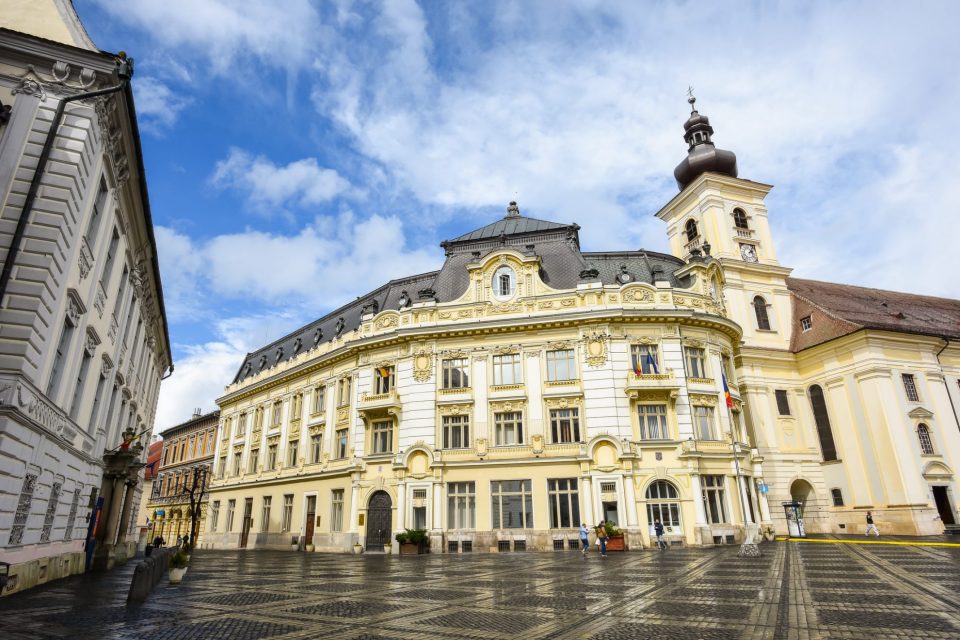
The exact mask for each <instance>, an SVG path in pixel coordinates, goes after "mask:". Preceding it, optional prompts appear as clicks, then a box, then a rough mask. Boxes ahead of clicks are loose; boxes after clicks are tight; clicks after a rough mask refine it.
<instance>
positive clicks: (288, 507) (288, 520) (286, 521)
mask: <svg viewBox="0 0 960 640" xmlns="http://www.w3.org/2000/svg"><path fill="white" fill-rule="evenodd" d="M292 524H293V494H292V493H288V494H285V495H284V496H283V516H282V518H281V520H280V530H281V531H290V527H291V525H292Z"/></svg>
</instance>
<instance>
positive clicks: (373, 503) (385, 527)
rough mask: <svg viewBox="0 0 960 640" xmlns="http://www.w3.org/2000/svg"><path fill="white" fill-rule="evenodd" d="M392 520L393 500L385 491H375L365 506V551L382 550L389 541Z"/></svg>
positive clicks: (391, 532)
mask: <svg viewBox="0 0 960 640" xmlns="http://www.w3.org/2000/svg"><path fill="white" fill-rule="evenodd" d="M392 522H393V500H391V499H390V494H389V493H387V492H386V491H377V492H376V493H374V494H373V495H372V496H371V497H370V503H369V504H368V506H367V551H383V545H385V544H386V543H388V542H390V539H391V536H392V535H393V531H392Z"/></svg>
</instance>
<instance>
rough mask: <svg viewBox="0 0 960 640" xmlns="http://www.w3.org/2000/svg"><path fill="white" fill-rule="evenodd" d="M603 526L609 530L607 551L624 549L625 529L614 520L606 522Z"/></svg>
mask: <svg viewBox="0 0 960 640" xmlns="http://www.w3.org/2000/svg"><path fill="white" fill-rule="evenodd" d="M603 528H604V529H606V531H607V551H623V550H624V548H625V547H624V543H623V531H621V530H620V529H619V528H617V525H615V524H613V523H612V522H604V523H603Z"/></svg>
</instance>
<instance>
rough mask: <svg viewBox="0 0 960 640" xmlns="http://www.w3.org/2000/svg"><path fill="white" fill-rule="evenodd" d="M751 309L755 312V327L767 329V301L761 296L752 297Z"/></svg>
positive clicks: (768, 317) (768, 319)
mask: <svg viewBox="0 0 960 640" xmlns="http://www.w3.org/2000/svg"><path fill="white" fill-rule="evenodd" d="M753 310H754V312H755V313H756V314H757V329H760V330H763V331H769V330H770V316H769V315H767V301H766V300H764V299H763V296H757V297H755V298H754V299H753Z"/></svg>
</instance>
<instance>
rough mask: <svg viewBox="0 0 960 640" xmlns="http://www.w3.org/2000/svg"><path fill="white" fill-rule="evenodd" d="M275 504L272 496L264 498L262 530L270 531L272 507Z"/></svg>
mask: <svg viewBox="0 0 960 640" xmlns="http://www.w3.org/2000/svg"><path fill="white" fill-rule="evenodd" d="M272 504H273V497H272V496H263V508H262V509H261V510H260V530H261V531H270V507H271V505H272Z"/></svg>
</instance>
